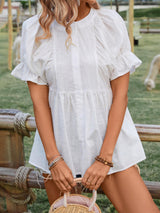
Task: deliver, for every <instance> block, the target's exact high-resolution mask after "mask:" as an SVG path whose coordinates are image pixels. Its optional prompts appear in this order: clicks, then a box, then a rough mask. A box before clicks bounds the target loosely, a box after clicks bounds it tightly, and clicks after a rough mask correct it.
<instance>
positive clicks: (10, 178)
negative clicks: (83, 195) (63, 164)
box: [0, 167, 160, 199]
mask: <svg viewBox="0 0 160 213" xmlns="http://www.w3.org/2000/svg"><path fill="white" fill-rule="evenodd" d="M16 171H17V169H12V168H3V167H0V182H3V183H4V184H7V185H11V186H15V175H16ZM144 182H145V184H146V186H147V188H148V190H149V192H150V193H151V195H152V198H154V199H160V182H153V181H144ZM27 185H28V187H29V188H41V189H44V182H43V178H42V177H41V176H38V174H37V172H36V171H34V170H32V171H31V172H30V173H29V175H28V178H27ZM85 192H91V191H90V190H89V189H85ZM98 193H100V194H104V192H103V191H102V190H101V189H100V188H99V189H98Z"/></svg>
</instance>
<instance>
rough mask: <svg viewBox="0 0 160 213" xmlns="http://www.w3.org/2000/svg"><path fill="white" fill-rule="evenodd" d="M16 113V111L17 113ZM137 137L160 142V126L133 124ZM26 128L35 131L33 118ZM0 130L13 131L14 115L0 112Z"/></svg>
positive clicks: (27, 122)
mask: <svg viewBox="0 0 160 213" xmlns="http://www.w3.org/2000/svg"><path fill="white" fill-rule="evenodd" d="M17 112H18V111H17ZM135 127H136V129H137V132H138V134H139V137H140V139H141V140H142V141H150V142H160V125H152V124H135ZM26 128H27V130H28V131H35V130H36V123H35V118H34V117H29V118H28V119H27V120H26ZM0 129H7V130H13V129H14V115H13V114H11V113H10V114H5V113H1V111H0Z"/></svg>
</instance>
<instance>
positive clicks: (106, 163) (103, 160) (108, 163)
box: [95, 156, 113, 167]
mask: <svg viewBox="0 0 160 213" xmlns="http://www.w3.org/2000/svg"><path fill="white" fill-rule="evenodd" d="M95 160H97V161H99V162H101V163H103V164H105V165H108V166H110V167H113V163H112V162H109V161H107V160H105V159H103V158H101V157H99V156H96V157H95Z"/></svg>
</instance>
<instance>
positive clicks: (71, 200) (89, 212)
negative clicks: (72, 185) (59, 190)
mask: <svg viewBox="0 0 160 213" xmlns="http://www.w3.org/2000/svg"><path fill="white" fill-rule="evenodd" d="M81 180H82V178H75V181H76V182H81ZM96 199H97V191H96V190H93V194H92V197H91V198H89V197H87V196H85V195H81V194H70V192H66V193H64V195H63V196H61V197H59V198H58V199H57V200H55V201H54V202H53V204H52V205H51V207H50V209H49V213H101V210H100V208H99V206H98V205H97V204H96Z"/></svg>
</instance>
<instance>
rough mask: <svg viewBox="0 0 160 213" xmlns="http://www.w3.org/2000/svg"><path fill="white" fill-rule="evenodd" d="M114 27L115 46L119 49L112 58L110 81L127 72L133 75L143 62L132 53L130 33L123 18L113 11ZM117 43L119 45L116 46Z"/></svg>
mask: <svg viewBox="0 0 160 213" xmlns="http://www.w3.org/2000/svg"><path fill="white" fill-rule="evenodd" d="M113 25H114V28H115V32H116V34H117V35H116V36H117V37H116V38H117V39H115V40H116V41H115V46H117V47H118V49H117V52H116V54H114V55H115V57H112V66H111V69H110V80H114V79H116V78H118V77H120V76H122V75H124V74H126V73H127V72H130V74H131V73H133V72H134V71H135V69H136V68H137V67H139V66H140V65H141V63H142V61H141V60H140V59H139V58H138V57H137V56H136V55H135V54H134V53H132V52H131V44H130V40H129V36H128V31H127V28H126V25H125V22H124V20H123V19H122V17H121V16H120V15H119V14H118V13H117V12H116V11H113ZM116 43H117V44H116Z"/></svg>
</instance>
